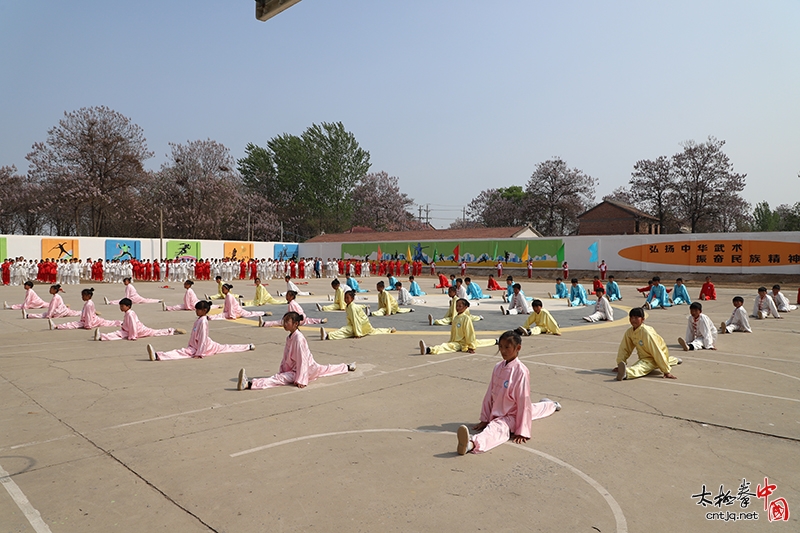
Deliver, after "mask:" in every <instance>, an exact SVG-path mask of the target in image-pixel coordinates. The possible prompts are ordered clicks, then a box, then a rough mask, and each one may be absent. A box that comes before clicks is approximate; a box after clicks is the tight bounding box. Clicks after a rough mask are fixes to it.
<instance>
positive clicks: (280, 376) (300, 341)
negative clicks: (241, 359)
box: [250, 331, 347, 389]
mask: <svg viewBox="0 0 800 533" xmlns="http://www.w3.org/2000/svg"><path fill="white" fill-rule="evenodd" d="M339 374H347V365H346V364H344V363H343V364H340V365H320V364H318V363H317V362H316V361H314V356H313V355H311V350H310V349H309V348H308V341H307V340H306V338H305V337H304V336H303V334H302V333H300V332H299V331H295V332H294V333H292V334H290V335H289V336H288V337H286V346H285V347H284V348H283V359H282V360H281V366H280V369H279V370H278V373H277V374H275V375H274V376H271V377H268V378H256V379H254V380H253V381H252V382H251V385H250V388H251V389H269V388H271V387H280V386H283V385H294V384H296V385H308V382H309V381H314V380H315V379H317V378H323V377H325V376H336V375H339Z"/></svg>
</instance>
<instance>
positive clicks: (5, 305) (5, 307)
mask: <svg viewBox="0 0 800 533" xmlns="http://www.w3.org/2000/svg"><path fill="white" fill-rule="evenodd" d="M3 309H11V306H10V305H8V302H3Z"/></svg>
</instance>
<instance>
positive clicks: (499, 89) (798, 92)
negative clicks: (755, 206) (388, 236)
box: [0, 0, 800, 227]
mask: <svg viewBox="0 0 800 533" xmlns="http://www.w3.org/2000/svg"><path fill="white" fill-rule="evenodd" d="M254 10H255V6H254V2H252V1H249V0H241V1H239V2H233V1H230V0H224V1H223V0H219V1H207V0H193V1H181V0H169V1H163V0H162V1H158V2H157V1H149V0H140V1H138V2H107V1H106V2H100V1H89V0H83V1H81V0H73V1H71V2H47V1H45V2H3V3H2V4H0V165H10V164H14V165H16V166H17V168H18V169H20V170H23V171H24V170H26V169H27V161H26V160H25V155H26V154H27V153H28V152H29V151H30V148H31V145H32V144H33V143H34V142H37V141H43V140H45V139H46V136H47V130H48V129H49V128H51V127H53V126H54V125H55V124H56V123H57V122H58V120H59V119H60V118H61V117H62V116H63V113H64V111H71V110H75V109H78V108H80V107H84V106H94V105H107V106H109V107H111V108H113V109H115V110H117V111H119V112H121V113H123V114H124V115H126V116H128V117H130V118H131V119H132V120H133V121H134V122H135V123H137V124H138V125H139V126H141V127H142V128H143V129H144V132H145V136H146V137H147V142H148V146H149V148H150V149H151V150H153V151H154V152H156V156H155V157H154V158H153V159H151V160H150V161H149V162H148V164H147V165H148V167H149V168H158V167H159V165H160V164H161V163H162V162H163V161H164V158H165V154H166V153H167V152H168V150H169V146H168V143H169V142H186V141H189V140H195V139H206V138H211V139H214V140H216V141H219V142H221V143H223V144H224V145H226V146H227V147H228V148H230V150H231V152H232V153H233V155H234V156H235V157H237V158H238V157H241V156H243V155H244V147H245V145H246V144H247V143H248V142H254V143H256V144H259V145H265V144H266V141H267V140H268V139H270V138H272V137H274V136H276V135H279V134H281V133H293V134H299V133H301V132H302V131H303V130H304V129H305V128H306V127H308V126H309V125H311V124H312V123H314V122H316V123H319V122H323V121H329V122H332V121H341V122H343V123H344V125H345V127H346V128H347V129H349V130H350V131H352V132H353V133H354V134H355V135H356V138H357V139H358V141H359V143H360V144H361V146H362V147H363V148H364V149H366V150H368V151H369V152H370V154H371V161H372V170H373V171H380V170H385V171H386V172H388V173H389V174H390V175H394V176H397V177H398V178H399V179H400V186H401V189H402V190H403V191H404V192H406V193H408V194H409V195H410V196H411V197H412V198H414V199H415V201H416V202H418V203H420V204H431V216H432V217H433V222H434V224H435V225H436V226H439V227H442V226H446V225H448V224H449V222H450V221H451V220H452V219H453V218H455V217H456V216H457V215H459V214H460V211H461V207H462V206H463V205H465V204H467V203H468V202H469V201H470V200H471V199H472V198H473V197H475V196H476V195H477V194H478V193H479V192H480V191H481V190H483V189H486V188H489V187H499V186H509V185H525V184H526V183H527V181H528V179H529V177H530V175H531V173H532V172H533V170H534V168H535V166H536V164H537V163H539V162H541V161H544V160H546V159H548V158H551V157H554V156H560V157H561V158H563V159H564V160H566V161H567V163H568V164H569V165H570V166H572V167H577V168H580V169H582V170H583V171H585V172H586V173H588V174H590V175H592V176H594V177H596V178H598V179H599V180H600V185H599V187H598V189H597V196H598V199H599V198H600V197H601V196H602V195H603V194H606V193H608V192H610V191H612V190H613V189H614V188H616V187H618V186H621V185H624V184H626V183H627V181H628V179H629V178H630V172H631V170H632V167H633V164H634V163H635V162H636V161H637V160H639V159H645V158H647V159H654V158H656V157H658V156H659V155H672V154H674V153H675V152H677V151H679V150H680V149H681V148H680V143H681V142H683V141H685V140H689V139H694V140H697V141H703V140H705V139H706V137H707V136H709V135H713V136H715V137H717V138H719V139H724V140H725V141H726V142H727V144H726V146H725V151H726V153H727V154H728V155H729V156H730V158H731V160H732V162H733V164H734V166H735V170H736V171H737V172H744V173H746V174H747V175H748V178H747V180H748V186H747V188H746V189H745V192H744V196H745V198H746V199H747V200H748V201H750V202H752V203H755V202H759V201H762V200H767V201H769V202H770V204H771V205H772V206H773V207H774V206H776V205H777V204H779V203H795V202H798V201H800V179H799V178H798V177H797V175H798V172H800V32H798V31H797V23H798V21H800V2H797V1H795V0H786V1H767V2H739V1H724V2H723V1H707V2H703V1H700V2H697V1H695V2H688V1H672V2H661V3H657V4H656V3H653V2H614V1H609V2H588V1H586V2H569V1H566V2H536V1H531V0H528V1H510V0H509V1H499V2H485V1H484V2H477V1H472V0H460V1H456V0H438V1H437V0H429V1H427V2H422V1H416V0H410V1H409V0H406V1H403V2H389V1H381V0H372V1H367V0H337V1H332V0H302V1H301V2H300V3H299V4H297V5H296V6H294V7H292V8H290V9H289V10H287V11H285V12H284V13H282V14H281V15H279V16H277V17H275V18H273V19H271V20H269V21H268V22H266V23H264V22H259V21H257V20H256V19H255V17H254ZM415 212H416V211H415Z"/></svg>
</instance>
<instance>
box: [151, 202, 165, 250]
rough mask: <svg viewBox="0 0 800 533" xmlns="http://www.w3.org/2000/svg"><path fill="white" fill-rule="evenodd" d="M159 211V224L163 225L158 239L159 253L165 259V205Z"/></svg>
mask: <svg viewBox="0 0 800 533" xmlns="http://www.w3.org/2000/svg"><path fill="white" fill-rule="evenodd" d="M158 213H159V226H160V227H161V229H160V231H159V239H158V255H159V257H160V258H161V260H162V261H163V260H164V208H163V207H162V208H160V209H159V210H158ZM151 249H152V248H151Z"/></svg>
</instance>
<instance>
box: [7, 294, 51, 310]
mask: <svg viewBox="0 0 800 533" xmlns="http://www.w3.org/2000/svg"><path fill="white" fill-rule="evenodd" d="M43 307H47V302H45V301H44V300H42V299H41V298H39V295H38V294H36V291H34V290H33V289H28V290H27V291H25V300H23V301H22V303H21V304H14V305H12V306H11V309H17V310H19V309H42V308H43Z"/></svg>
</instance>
